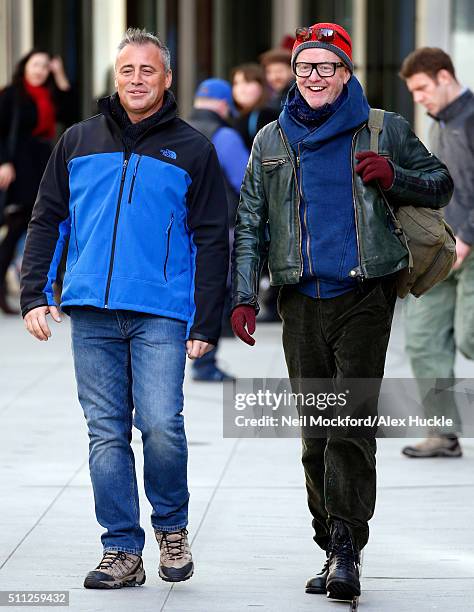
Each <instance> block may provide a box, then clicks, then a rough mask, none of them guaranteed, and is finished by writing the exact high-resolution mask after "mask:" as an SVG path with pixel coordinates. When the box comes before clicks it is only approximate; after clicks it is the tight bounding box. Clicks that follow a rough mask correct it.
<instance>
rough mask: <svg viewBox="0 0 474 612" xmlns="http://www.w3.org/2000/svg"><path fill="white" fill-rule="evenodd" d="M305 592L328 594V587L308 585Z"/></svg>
mask: <svg viewBox="0 0 474 612" xmlns="http://www.w3.org/2000/svg"><path fill="white" fill-rule="evenodd" d="M305 592H306V593H309V594H310V595H326V593H327V591H326V589H318V588H315V587H306V588H305Z"/></svg>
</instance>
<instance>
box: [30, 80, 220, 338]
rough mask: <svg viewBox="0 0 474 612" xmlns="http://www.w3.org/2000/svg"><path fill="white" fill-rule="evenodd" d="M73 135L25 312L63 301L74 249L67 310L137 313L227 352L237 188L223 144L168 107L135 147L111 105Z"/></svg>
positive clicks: (44, 205) (62, 147) (43, 219)
mask: <svg viewBox="0 0 474 612" xmlns="http://www.w3.org/2000/svg"><path fill="white" fill-rule="evenodd" d="M99 108H100V110H101V111H102V112H101V113H100V114H98V115H96V116H94V117H92V118H90V119H88V120H86V121H82V122H81V123H78V124H76V125H74V126H72V127H71V128H69V129H68V130H67V131H66V132H65V133H64V135H63V136H62V138H61V139H60V140H59V142H58V143H57V145H56V147H55V149H54V151H53V153H52V155H51V158H50V160H49V163H48V166H47V168H46V171H45V174H44V176H43V179H42V181H41V185H40V188H39V192H38V197H37V200H36V203H35V207H34V210H33V216H32V219H31V222H30V225H29V227H28V234H27V240H26V246H25V253H24V257H23V268H22V279H21V308H22V314H23V316H24V315H25V314H26V313H27V312H28V311H30V310H32V309H33V308H36V307H38V306H43V305H46V304H49V305H55V302H54V297H53V283H54V281H55V280H56V275H57V270H58V265H59V263H60V261H61V257H62V254H63V250H64V247H65V245H66V244H68V247H67V261H66V272H65V276H64V282H63V291H62V298H61V307H62V308H63V309H65V310H66V312H67V310H68V309H69V308H71V307H94V308H107V309H111V310H132V311H136V312H145V313H150V314H155V315H159V316H163V317H170V318H173V319H179V320H182V321H186V322H187V323H188V338H191V339H196V340H204V341H207V342H211V343H213V344H215V343H216V342H217V339H218V337H219V335H220V326H221V318H222V310H223V303H224V295H225V286H226V277H227V268H228V248H229V247H228V221H227V205H226V195H225V188H224V183H223V179H222V174H221V169H220V165H219V161H218V159H217V155H216V152H215V150H214V147H213V145H212V144H211V143H210V142H209V140H207V138H205V137H204V136H203V135H202V134H200V133H199V132H198V131H197V130H195V129H194V128H192V127H191V126H190V125H188V124H187V123H186V122H184V121H183V120H181V119H180V118H178V117H177V109H176V103H175V101H174V98H173V96H172V94H171V92H166V97H165V103H164V105H163V108H162V111H161V112H159V113H157V114H156V120H155V121H152V124H151V125H150V126H149V127H148V129H146V130H145V131H144V132H143V133H142V134H141V135H140V137H139V138H137V139H136V140H135V142H134V145H133V147H132V148H131V149H130V148H129V147H125V145H124V141H123V133H122V130H121V128H120V127H119V125H118V124H117V122H116V121H115V120H114V118H113V117H112V115H111V112H110V109H111V105H110V104H109V103H107V99H105V100H104V101H101V104H100V106H99Z"/></svg>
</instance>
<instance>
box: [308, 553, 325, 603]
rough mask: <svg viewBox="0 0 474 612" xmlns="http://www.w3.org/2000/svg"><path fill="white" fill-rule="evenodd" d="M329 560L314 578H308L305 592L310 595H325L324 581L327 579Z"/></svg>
mask: <svg viewBox="0 0 474 612" xmlns="http://www.w3.org/2000/svg"><path fill="white" fill-rule="evenodd" d="M328 566H329V560H328V559H326V563H325V564H324V565H323V569H322V570H321V571H320V572H319V574H316V576H314V578H310V579H309V580H308V582H307V583H306V589H305V590H306V592H307V593H311V594H312V595H326V579H327V577H328Z"/></svg>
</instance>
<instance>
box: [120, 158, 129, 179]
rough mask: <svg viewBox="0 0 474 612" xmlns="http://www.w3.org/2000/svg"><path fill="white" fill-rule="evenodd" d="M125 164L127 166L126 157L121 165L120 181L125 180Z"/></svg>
mask: <svg viewBox="0 0 474 612" xmlns="http://www.w3.org/2000/svg"><path fill="white" fill-rule="evenodd" d="M127 166H128V159H124V160H123V166H122V176H121V178H120V182H122V183H123V181H124V180H125V172H127Z"/></svg>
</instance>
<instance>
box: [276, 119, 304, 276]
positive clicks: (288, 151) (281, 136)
mask: <svg viewBox="0 0 474 612" xmlns="http://www.w3.org/2000/svg"><path fill="white" fill-rule="evenodd" d="M278 132H279V133H280V138H281V140H282V142H283V145H284V147H285V149H286V152H287V154H288V157H289V159H290V162H291V165H292V167H293V174H294V175H295V185H296V218H297V219H298V232H299V235H298V244H299V247H300V267H299V270H298V274H299V276H300V277H301V276H303V245H302V243H301V233H302V232H301V221H300V190H299V183H298V175H297V173H296V166H295V163H294V161H293V154H292V153H291V152H290V150H289V149H288V145H287V144H286V141H285V137H284V136H283V132H282V129H281V127H280V126H279V125H278ZM297 162H298V163H299V160H297Z"/></svg>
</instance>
